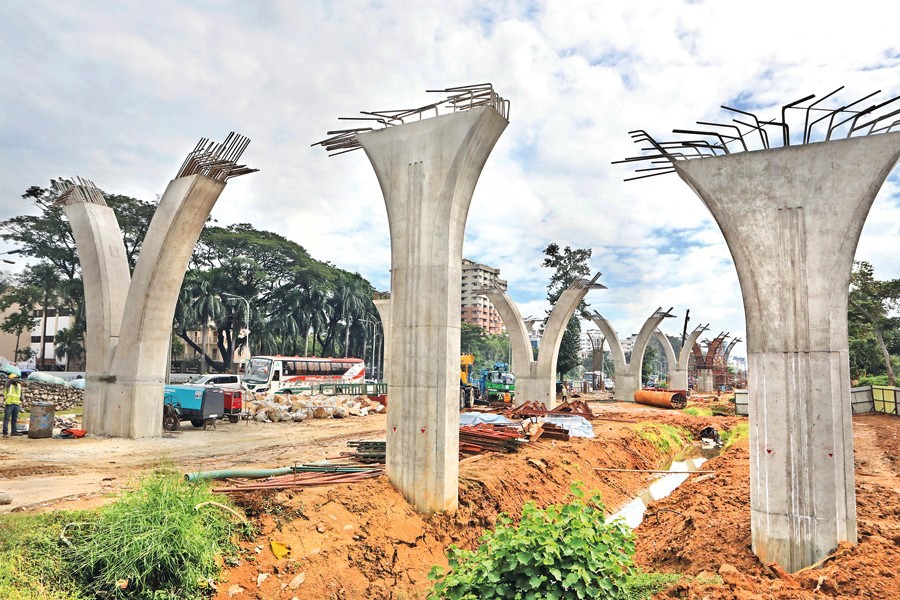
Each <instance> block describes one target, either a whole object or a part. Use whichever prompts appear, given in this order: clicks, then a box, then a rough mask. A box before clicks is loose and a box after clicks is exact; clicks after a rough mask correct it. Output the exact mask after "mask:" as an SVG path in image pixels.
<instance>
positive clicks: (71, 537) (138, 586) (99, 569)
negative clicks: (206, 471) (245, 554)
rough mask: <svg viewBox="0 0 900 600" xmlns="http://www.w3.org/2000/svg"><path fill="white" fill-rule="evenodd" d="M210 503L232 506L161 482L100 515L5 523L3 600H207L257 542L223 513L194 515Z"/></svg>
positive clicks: (147, 483)
mask: <svg viewBox="0 0 900 600" xmlns="http://www.w3.org/2000/svg"><path fill="white" fill-rule="evenodd" d="M209 501H214V502H218V503H221V504H225V505H226V506H227V505H228V504H229V502H228V500H227V499H225V498H222V497H221V496H216V495H213V494H212V493H211V492H210V491H209V487H208V485H207V484H206V483H205V482H201V483H196V482H195V483H187V482H185V481H184V480H183V478H182V477H181V476H180V475H179V474H177V473H174V472H159V473H156V474H153V475H151V476H149V477H147V478H145V479H144V480H143V481H142V482H141V485H140V486H139V487H138V488H136V489H134V490H133V491H130V492H126V493H125V494H124V495H123V496H122V497H121V498H120V499H119V500H118V501H117V502H115V503H113V504H109V505H107V506H104V507H103V508H100V509H97V510H94V511H80V512H57V513H48V514H34V515H4V516H2V517H0V598H3V599H4V600H6V599H10V600H37V599H50V600H82V599H88V598H96V597H103V598H109V599H112V598H126V597H127V598H134V599H144V598H147V599H150V598H152V599H154V600H163V599H175V598H179V599H181V598H185V599H191V598H205V597H207V596H208V594H207V592H208V584H209V582H210V581H211V580H215V578H216V577H218V574H219V572H220V566H221V564H222V557H223V555H227V554H230V553H232V552H237V547H236V545H235V544H236V541H237V538H238V536H241V535H245V536H249V535H252V534H253V532H252V531H251V530H250V526H249V525H245V524H243V523H241V522H239V521H238V520H237V518H236V517H235V516H234V515H233V514H231V513H230V512H228V511H227V510H223V509H222V508H219V507H217V506H213V505H205V506H201V507H200V508H199V509H195V507H197V505H199V504H201V503H203V502H209ZM61 533H64V536H61V535H60V534H61ZM125 581H127V584H126V587H125V588H124V589H123V588H122V583H123V582H125Z"/></svg>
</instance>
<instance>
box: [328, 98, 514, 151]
mask: <svg viewBox="0 0 900 600" xmlns="http://www.w3.org/2000/svg"><path fill="white" fill-rule="evenodd" d="M425 91H426V92H427V93H439V94H449V95H448V96H447V97H446V98H444V99H443V100H441V101H439V102H434V103H432V104H426V105H425V106H420V107H418V108H408V109H398V110H373V111H367V110H363V111H360V114H361V115H364V116H361V117H338V120H340V121H366V122H375V123H378V124H379V125H381V126H382V127H393V126H396V125H403V124H404V123H407V122H409V121H412V120H418V121H421V120H422V119H423V118H428V117H429V116H434V117H436V116H438V114H439V113H440V110H439V109H440V108H445V109H450V112H459V111H464V110H472V109H473V108H478V107H481V106H489V107H491V108H493V109H494V110H496V111H497V112H498V113H499V114H500V116H502V117H503V118H504V119H507V120H509V100H505V99H504V98H503V97H502V96H500V95H499V94H498V93H497V92H495V91H494V86H493V85H492V84H490V83H478V84H475V85H463V86H457V87H449V88H446V89H443V90H425ZM426 113H434V114H429V115H428V116H426ZM366 131H373V128H372V127H360V128H355V129H338V130H335V131H329V132H327V135H328V136H330V137H327V138H325V139H324V140H321V141H319V142H316V143H314V144H312V146H322V147H323V148H325V150H327V151H328V152H329V154H328V155H329V156H337V155H338V154H344V153H346V152H352V151H353V150H358V149H359V148H361V146H360V144H359V140H358V139H357V135H358V134H360V133H364V132H366Z"/></svg>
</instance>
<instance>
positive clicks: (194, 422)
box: [191, 419, 206, 427]
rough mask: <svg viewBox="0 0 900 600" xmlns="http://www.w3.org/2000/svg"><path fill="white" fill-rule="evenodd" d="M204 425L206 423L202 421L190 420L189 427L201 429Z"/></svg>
mask: <svg viewBox="0 0 900 600" xmlns="http://www.w3.org/2000/svg"><path fill="white" fill-rule="evenodd" d="M204 424H206V421H204V420H203V419H191V425H193V426H194V427H203V425H204Z"/></svg>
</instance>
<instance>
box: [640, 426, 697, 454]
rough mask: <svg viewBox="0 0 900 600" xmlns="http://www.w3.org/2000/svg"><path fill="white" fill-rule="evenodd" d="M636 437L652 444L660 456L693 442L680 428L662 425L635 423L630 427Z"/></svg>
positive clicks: (687, 433) (686, 431)
mask: <svg viewBox="0 0 900 600" xmlns="http://www.w3.org/2000/svg"><path fill="white" fill-rule="evenodd" d="M632 429H634V431H635V432H636V433H637V435H638V437H640V438H641V439H643V440H646V441H648V442H650V443H651V444H653V446H654V447H655V448H656V450H657V451H658V452H659V453H660V454H672V453H674V452H677V451H678V450H681V449H682V448H684V447H685V446H686V445H687V444H688V443H689V442H690V441H692V440H693V438H692V436H691V432H690V431H688V430H687V429H684V428H682V427H675V426H674V425H664V424H662V423H637V424H636V425H633V426H632Z"/></svg>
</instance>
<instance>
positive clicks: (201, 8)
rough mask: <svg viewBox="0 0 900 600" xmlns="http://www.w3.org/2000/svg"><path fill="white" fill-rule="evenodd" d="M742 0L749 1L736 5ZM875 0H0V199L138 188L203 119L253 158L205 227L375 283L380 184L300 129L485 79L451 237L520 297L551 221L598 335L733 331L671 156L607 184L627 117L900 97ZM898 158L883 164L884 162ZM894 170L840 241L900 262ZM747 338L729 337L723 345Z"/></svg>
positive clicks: (734, 298)
mask: <svg viewBox="0 0 900 600" xmlns="http://www.w3.org/2000/svg"><path fill="white" fill-rule="evenodd" d="M749 7H752V10H751V9H750V8H749ZM898 13H900V9H898V8H897V7H896V6H895V5H893V4H891V3H883V2H878V3H876V2H868V1H857V2H854V3H852V5H847V6H845V7H843V8H842V9H841V10H839V11H838V10H832V9H830V8H828V7H827V6H826V5H823V4H820V3H811V2H783V1H781V2H771V1H768V0H765V1H757V2H753V3H752V4H751V3H737V2H725V1H720V2H698V1H687V2H678V1H674V0H666V1H648V0H645V1H644V2H640V3H634V2H611V1H605V0H597V1H593V2H563V1H558V2H526V1H522V2H517V1H494V2H470V1H459V2H440V3H434V2H423V1H421V0H417V1H406V0H382V1H349V0H342V1H340V2H313V1H301V0H297V1H285V2H258V1H255V2H249V1H241V2H237V1H235V2H224V1H216V2H212V1H210V2H203V1H182V2H165V1H154V2H135V1H122V0H118V1H114V2H102V1H92V2H63V1H57V2H42V1H35V0H29V1H27V2H25V1H18V0H8V1H7V2H4V18H3V19H2V20H0V154H2V156H0V159H2V160H0V164H2V165H3V167H2V170H3V173H2V177H0V218H2V219H5V218H8V217H10V216H13V215H15V214H21V213H23V212H29V211H32V210H33V208H32V207H30V206H29V205H27V204H24V203H23V201H22V200H21V198H20V196H21V194H22V192H23V191H24V190H25V189H26V188H27V187H28V186H31V185H41V186H46V185H48V183H49V180H50V179H51V178H55V177H61V176H62V177H71V176H74V175H79V176H82V177H86V178H89V179H91V180H93V181H95V182H96V183H97V185H99V186H100V187H101V188H102V189H104V190H106V191H109V192H114V193H121V194H128V195H132V196H135V197H138V198H141V199H145V200H152V199H154V198H155V197H156V195H157V194H160V193H162V191H163V190H164V189H165V186H166V184H167V183H168V181H169V180H170V179H171V178H172V177H173V176H174V175H175V173H176V171H177V170H178V167H179V166H180V165H181V162H182V160H183V159H184V156H185V154H186V153H187V152H188V151H190V150H191V149H192V148H193V146H194V145H195V144H196V142H197V140H198V139H199V138H201V137H209V138H212V139H215V140H221V139H223V138H224V136H225V135H226V134H227V133H228V132H229V131H231V130H235V131H238V132H240V133H243V134H245V135H247V136H249V137H250V138H251V139H252V140H253V141H252V143H251V145H250V147H249V149H248V150H247V152H246V153H245V154H244V160H245V162H246V163H247V164H249V165H250V166H253V167H257V168H259V169H260V172H259V173H256V174H253V175H250V176H246V177H241V178H239V179H235V180H232V181H231V182H230V183H229V184H228V187H227V188H226V191H225V192H224V194H223V195H222V197H221V198H220V200H219V203H218V205H217V206H216V208H215V210H214V212H213V217H214V218H215V219H217V221H218V222H219V224H230V223H235V222H249V223H252V224H253V225H254V226H256V227H258V228H261V229H269V230H272V231H276V232H278V233H280V234H282V235H284V236H286V237H288V238H289V239H292V240H294V241H296V242H298V243H300V244H302V245H303V246H304V247H306V248H307V249H308V250H309V251H310V253H311V254H312V255H313V256H315V257H316V258H319V259H322V260H329V261H331V262H333V263H334V264H336V265H338V266H340V267H343V268H345V269H348V270H351V271H358V272H359V273H361V274H362V275H363V276H365V277H366V278H368V279H369V280H370V281H372V282H373V284H374V285H375V286H376V287H377V288H379V289H383V290H384V289H387V288H388V287H389V273H388V269H389V266H390V265H389V263H390V259H389V256H390V253H389V239H388V232H387V218H386V215H385V210H384V205H383V200H382V198H381V194H380V190H379V187H378V184H377V182H376V179H375V176H374V174H373V172H372V169H371V167H370V166H369V164H368V161H367V159H366V157H365V155H364V154H363V153H362V152H354V153H350V154H347V155H343V156H339V157H334V158H328V157H327V154H326V153H325V152H324V151H323V150H322V149H321V148H319V147H311V146H310V145H311V144H312V143H314V142H316V141H319V140H321V139H322V138H323V137H325V133H326V131H328V130H329V129H335V128H341V127H345V126H346V123H341V122H339V121H338V120H337V118H338V117H341V116H352V115H354V114H357V112H358V111H360V110H378V109H394V108H409V107H414V106H420V105H424V104H427V103H429V102H433V101H435V100H437V99H439V98H440V97H439V96H435V95H433V94H426V93H425V90H426V89H435V88H446V87H450V86H457V85H465V84H472V83H481V82H491V83H493V84H494V86H495V89H496V90H497V91H498V92H499V93H500V94H501V95H503V96H504V97H505V98H507V99H509V100H510V101H511V115H510V125H509V127H508V128H507V130H506V132H505V133H504V134H503V136H502V137H501V138H500V141H499V142H498V144H497V146H496V147H495V149H494V151H493V154H492V155H491V157H490V159H489V160H488V162H487V165H486V167H485V170H484V172H483V174H482V176H481V179H480V181H479V183H478V187H477V189H476V191H475V196H474V198H473V201H472V205H471V210H470V213H469V220H468V227H467V231H466V241H465V249H464V254H465V256H466V257H468V258H471V259H473V260H477V261H480V262H484V263H487V264H490V265H492V266H495V267H498V268H500V270H501V274H502V276H503V277H504V278H506V279H507V280H508V281H509V292H510V295H511V296H512V297H513V298H514V299H515V300H516V301H517V302H518V303H519V304H520V308H521V310H522V313H523V314H541V313H542V312H543V310H544V309H545V308H546V303H545V301H544V297H545V293H546V289H545V288H546V284H547V280H548V278H549V273H548V272H547V271H546V270H544V269H541V268H540V263H541V260H542V250H543V248H544V247H545V246H546V245H547V244H548V243H549V242H557V243H559V244H560V245H562V246H565V245H571V246H573V247H579V248H591V249H593V257H592V259H591V267H592V269H594V271H600V272H602V273H603V275H602V277H601V281H602V282H603V283H605V284H606V285H607V286H608V287H609V289H608V290H604V291H595V292H591V294H590V295H589V296H588V301H589V302H590V304H591V306H592V308H593V309H596V310H598V311H600V312H601V313H602V314H604V315H605V316H606V317H607V318H608V319H609V320H610V321H611V322H612V323H613V325H614V327H616V328H617V329H618V331H619V333H620V334H621V335H623V336H627V335H628V334H630V333H634V332H636V331H638V329H639V328H640V326H641V324H642V323H643V321H644V319H646V318H647V317H648V316H649V315H650V314H651V313H652V312H653V310H654V309H656V308H657V307H658V306H662V307H664V308H668V307H669V306H672V307H674V311H673V312H674V313H675V314H676V315H677V316H678V317H679V318H678V319H670V320H668V321H667V322H666V323H665V326H664V327H663V329H664V330H665V331H666V332H667V333H672V334H675V333H676V332H677V333H680V330H681V325H682V322H681V319H682V318H683V316H684V311H685V310H686V309H690V311H691V317H692V324H696V323H699V322H702V323H707V322H708V323H710V329H711V330H712V332H714V333H718V332H719V331H728V332H731V333H732V334H737V335H740V336H743V332H744V317H743V307H742V303H741V297H740V290H739V287H738V283H737V277H736V275H735V272H734V266H733V264H732V262H731V257H730V255H729V252H728V248H727V247H726V245H725V243H724V241H723V239H722V236H721V234H720V232H719V230H718V228H717V227H716V225H715V223H714V222H713V220H712V219H711V217H710V215H709V213H708V212H707V210H706V209H705V207H704V206H703V205H702V204H701V203H700V201H699V200H698V199H697V198H696V197H695V196H694V195H693V193H692V192H690V191H689V190H688V188H687V186H685V185H684V184H683V183H682V182H681V181H680V180H679V179H678V178H677V177H675V176H674V175H668V176H663V177H656V178H652V179H649V180H644V181H638V182H629V183H625V182H623V181H622V180H623V179H624V178H625V177H628V176H631V175H632V174H633V173H632V172H631V169H629V168H628V167H626V166H623V165H612V164H610V163H611V162H612V161H614V160H617V159H621V158H624V157H626V156H631V155H633V154H635V153H636V152H637V147H635V146H634V145H633V144H632V143H631V140H630V138H629V136H628V133H627V132H628V131H630V130H633V129H638V128H640V129H644V130H647V131H648V132H651V133H652V134H654V135H656V136H658V137H663V138H665V137H666V136H667V135H668V133H669V132H671V130H672V129H673V128H691V127H692V126H694V124H695V122H696V121H698V120H701V121H703V120H705V121H711V120H715V121H720V122H723V121H724V122H728V121H729V119H731V118H732V116H733V115H730V114H728V113H725V112H723V111H722V110H721V109H720V108H719V106H720V105H721V104H728V105H731V106H740V107H744V108H747V109H749V110H753V111H754V112H756V113H757V114H758V115H760V117H761V118H775V117H777V116H779V115H780V106H781V105H782V104H785V103H788V102H790V101H792V100H796V99H798V98H801V97H803V96H805V95H807V94H811V93H814V94H817V95H818V96H822V95H825V94H827V93H828V92H830V91H832V90H834V89H835V88H837V87H839V86H841V85H844V86H846V88H845V90H844V92H842V94H843V95H842V96H841V99H842V100H849V99H856V98H858V97H861V96H864V95H866V94H868V93H870V92H874V91H875V90H879V89H880V90H883V92H882V94H880V95H879V98H881V99H887V98H888V97H890V96H892V95H897V94H900V35H898V34H897V18H896V17H897V16H898ZM897 171H900V169H897ZM898 229H900V176H898V174H897V172H896V171H895V174H894V175H893V176H892V178H891V179H890V180H889V182H888V185H886V186H885V188H884V189H883V190H882V193H881V194H880V195H879V197H878V199H877V200H876V203H875V206H874V208H873V212H872V213H871V215H870V217H869V221H868V224H867V225H866V229H865V231H864V233H863V238H862V241H861V243H860V247H859V251H858V254H857V258H858V259H865V260H869V261H871V262H873V263H874V265H875V267H876V274H877V275H878V276H880V277H900V261H897V260H896V259H895V254H896V252H895V248H896V243H895V240H896V234H897V232H898ZM744 353H745V351H744V346H743V345H740V346H738V348H737V349H736V350H735V354H736V355H743V354H744Z"/></svg>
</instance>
